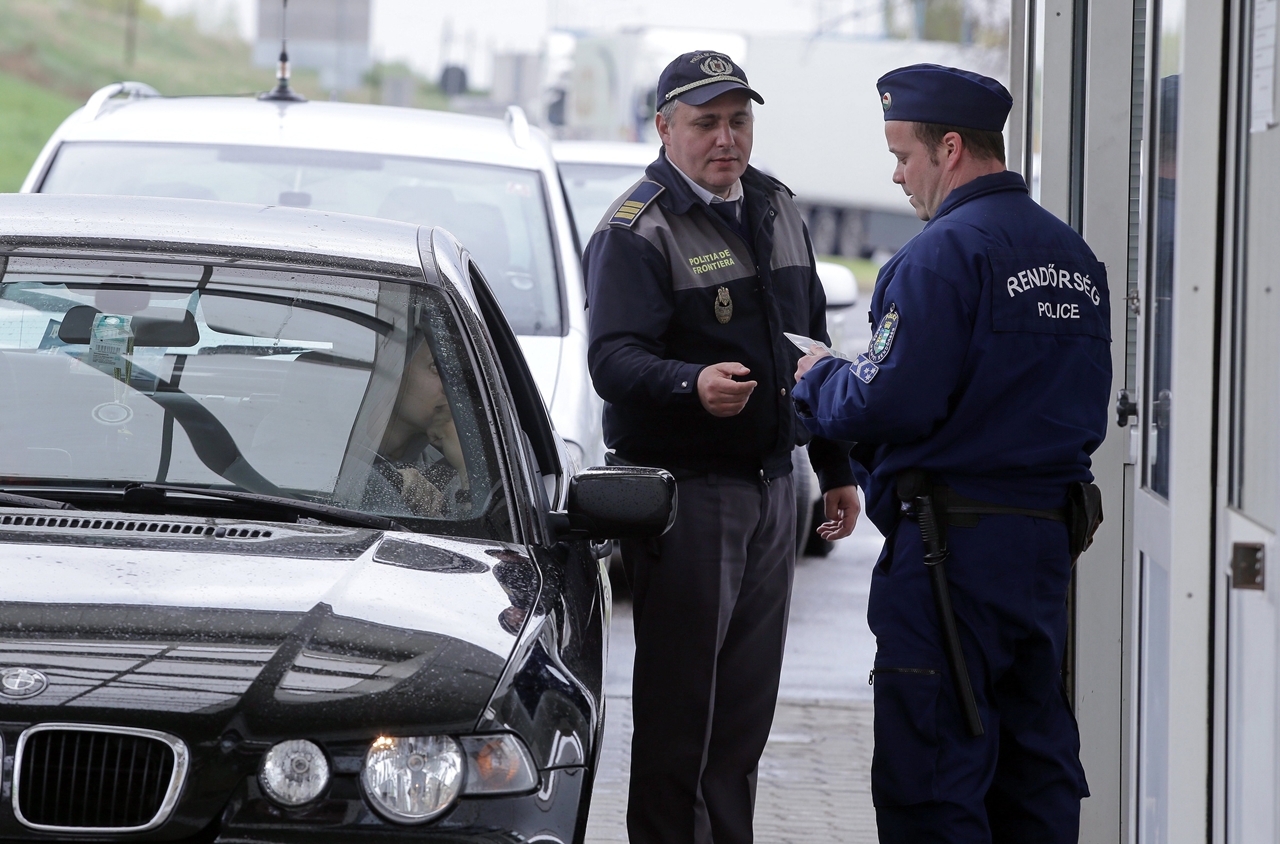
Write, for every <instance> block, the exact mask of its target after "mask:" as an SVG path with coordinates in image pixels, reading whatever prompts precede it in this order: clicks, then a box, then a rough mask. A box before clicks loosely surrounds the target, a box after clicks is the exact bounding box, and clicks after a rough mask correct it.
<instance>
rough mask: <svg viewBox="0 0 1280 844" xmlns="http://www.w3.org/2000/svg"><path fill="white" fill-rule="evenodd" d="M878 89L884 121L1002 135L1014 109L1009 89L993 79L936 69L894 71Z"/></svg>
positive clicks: (878, 83) (929, 66)
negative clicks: (908, 122)
mask: <svg viewBox="0 0 1280 844" xmlns="http://www.w3.org/2000/svg"><path fill="white" fill-rule="evenodd" d="M876 89H877V90H879V91H880V105H881V106H882V107H883V108H884V119H885V120H910V121H912V122H915V123H942V124H944V125H947V126H963V127H964V128H966V129H982V130H985V131H988V132H999V131H1001V130H1002V129H1004V121H1005V118H1007V117H1008V116H1009V109H1011V108H1013V97H1012V96H1011V95H1010V94H1009V91H1008V89H1006V88H1005V87H1004V86H1003V85H1001V84H1000V83H999V82H997V81H996V80H994V79H992V78H991V77H989V76H983V75H982V74H980V73H974V72H972V71H969V70H960V69H959V68H955V67H943V66H942V65H936V64H913V65H910V66H908V67H900V68H898V69H897V70H891V71H889V72H888V73H886V74H885V75H884V76H881V77H880V79H879V80H877V81H876Z"/></svg>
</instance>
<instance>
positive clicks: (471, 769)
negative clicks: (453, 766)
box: [462, 733, 538, 795]
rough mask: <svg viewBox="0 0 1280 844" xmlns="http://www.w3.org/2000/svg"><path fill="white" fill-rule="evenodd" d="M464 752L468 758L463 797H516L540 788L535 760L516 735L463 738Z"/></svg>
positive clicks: (505, 734)
mask: <svg viewBox="0 0 1280 844" xmlns="http://www.w3.org/2000/svg"><path fill="white" fill-rule="evenodd" d="M462 748H463V750H464V751H465V753H466V755H467V784H466V786H464V787H463V789H462V793H463V794H468V795H471V794H512V793H515V792H520V791H531V790H532V789H533V788H534V787H535V786H537V784H538V771H537V768H536V767H534V764H533V757H532V756H531V755H530V754H529V751H528V749H527V748H526V747H525V746H524V742H522V741H520V739H518V738H516V737H515V736H513V735H510V734H507V733H504V734H502V735H496V736H463V737H462Z"/></svg>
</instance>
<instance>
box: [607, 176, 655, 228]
mask: <svg viewBox="0 0 1280 844" xmlns="http://www.w3.org/2000/svg"><path fill="white" fill-rule="evenodd" d="M664 190H666V188H664V187H663V186H662V185H660V184H658V183H657V182H650V181H648V180H647V179H646V180H645V181H643V182H641V183H640V184H638V185H636V188H635V190H633V191H631V195H630V196H628V197H627V198H626V199H624V200H622V204H621V205H619V206H618V210H617V211H614V212H613V216H612V217H610V218H609V225H611V226H626V227H627V228H630V227H631V226H632V225H634V224H635V221H636V219H637V218H638V217H639V216H640V214H641V213H643V211H644V209H646V208H648V207H649V203H651V202H653V201H654V200H655V199H657V198H658V194H660V193H662V192H663V191H664Z"/></svg>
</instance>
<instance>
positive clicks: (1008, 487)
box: [794, 65, 1111, 844]
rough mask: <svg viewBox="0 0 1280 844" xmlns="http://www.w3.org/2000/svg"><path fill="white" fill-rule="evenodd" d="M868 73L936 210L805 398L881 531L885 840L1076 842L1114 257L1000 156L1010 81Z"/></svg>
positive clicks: (807, 416) (817, 357)
mask: <svg viewBox="0 0 1280 844" xmlns="http://www.w3.org/2000/svg"><path fill="white" fill-rule="evenodd" d="M878 87H879V91H880V96H881V104H882V105H883V107H884V116H885V120H886V123H885V136H886V138H887V140H888V142H889V151H890V152H892V153H893V155H894V156H895V157H896V158H897V167H896V169H895V170H894V174H893V180H894V181H895V182H896V183H898V184H900V185H902V186H903V189H904V190H905V191H906V193H907V195H908V196H909V197H910V201H911V204H912V206H913V207H914V208H915V210H916V213H917V215H918V216H919V217H920V218H921V219H922V220H926V221H927V224H926V225H925V227H924V230H923V231H922V232H921V233H920V234H919V235H917V236H916V237H915V238H914V239H913V240H911V242H909V243H908V244H907V245H906V246H904V247H903V248H902V249H901V250H900V251H899V252H898V253H897V255H895V256H894V258H893V259H892V260H891V261H890V262H889V263H888V264H886V265H885V266H884V268H883V269H882V270H881V272H880V276H879V278H878V279H877V281H876V288H875V292H874V294H873V295H872V299H871V318H872V322H873V325H874V326H875V328H874V333H873V336H872V340H871V344H870V347H869V348H868V350H867V351H866V352H865V353H863V354H860V355H857V356H856V357H855V359H854V360H853V361H852V362H850V361H847V360H840V359H837V358H834V357H830V356H825V355H823V354H821V353H820V351H821V350H818V349H815V354H813V355H811V356H807V357H805V358H802V359H801V362H800V366H799V367H798V369H797V372H796V378H797V380H798V385H797V387H796V389H795V395H794V400H795V403H796V406H797V409H798V410H799V411H800V413H801V416H802V417H803V418H804V420H805V425H806V426H807V427H808V428H809V430H810V431H812V432H814V433H815V434H819V435H822V436H827V437H833V438H838V439H845V440H850V441H856V442H857V446H855V448H854V452H853V454H854V458H855V471H856V472H857V474H858V480H859V483H860V485H862V486H863V489H864V492H865V493H866V499H867V513H868V515H869V516H870V518H871V519H872V521H873V522H875V524H876V526H877V527H879V528H880V530H881V532H882V533H884V535H885V536H886V537H887V539H886V541H885V547H884V551H883V552H882V554H881V557H880V561H879V563H878V565H877V566H876V569H875V571H874V574H873V576H872V585H871V597H870V602H869V605H868V611H867V615H868V620H869V621H870V625H871V629H872V631H873V632H874V633H875V635H876V643H877V650H876V660H875V670H874V672H873V675H872V677H873V682H874V686H875V752H874V756H873V761H872V769H871V781H872V796H873V798H874V802H875V805H876V817H877V822H878V826H879V830H880V840H881V841H882V842H911V844H922V843H923V842H951V844H957V843H958V842H1009V844H1013V842H1018V844H1026V842H1063V844H1065V842H1075V841H1076V840H1077V836H1078V830H1079V813H1080V800H1081V798H1082V797H1085V796H1087V794H1088V791H1087V787H1086V784H1085V776H1084V771H1083V769H1082V768H1081V765H1080V761H1079V733H1078V731H1077V728H1076V724H1075V720H1074V718H1073V716H1072V713H1071V710H1070V706H1069V703H1068V700H1067V697H1066V694H1065V692H1064V689H1063V684H1062V678H1061V668H1062V662H1063V649H1064V647H1065V644H1066V636H1067V589H1068V583H1069V581H1070V579H1071V566H1072V563H1073V557H1074V555H1075V554H1078V553H1079V551H1080V550H1081V549H1082V548H1083V547H1084V546H1085V545H1086V544H1087V542H1088V539H1089V537H1090V536H1091V535H1092V530H1093V529H1095V528H1096V526H1097V522H1098V521H1100V518H1101V512H1100V496H1099V495H1098V494H1097V487H1094V486H1093V485H1092V484H1091V483H1089V482H1090V481H1092V475H1091V474H1090V471H1089V465H1090V460H1089V455H1090V454H1091V453H1092V452H1093V451H1094V450H1095V449H1096V448H1097V447H1098V445H1099V444H1100V443H1101V442H1102V439H1103V436H1104V434H1105V431H1106V417H1107V397H1108V394H1109V390H1110V385H1111V355H1110V350H1109V346H1110V324H1111V320H1110V308H1109V301H1108V292H1107V280H1106V272H1105V270H1104V268H1103V266H1102V265H1101V264H1100V263H1099V262H1098V261H1097V259H1096V258H1095V257H1094V255H1093V253H1092V252H1091V251H1090V250H1089V247H1088V246H1087V245H1086V244H1085V242H1084V241H1083V240H1082V239H1081V238H1080V236H1079V235H1077V234H1076V233H1075V232H1074V231H1073V230H1071V229H1070V228H1069V227H1068V226H1066V225H1065V224H1063V223H1062V222H1061V221H1059V220H1058V219H1056V218H1055V217H1053V216H1052V215H1051V214H1049V213H1048V212H1047V211H1045V210H1044V209H1042V208H1041V207H1040V206H1039V205H1037V204H1036V203H1035V202H1034V201H1032V199H1031V198H1030V197H1029V196H1028V194H1027V186H1026V184H1025V183H1024V182H1023V180H1022V177H1021V176H1019V175H1018V174H1016V173H1011V172H1009V171H1007V170H1006V169H1005V166H1004V143H1003V140H1002V138H1001V135H1000V131H1001V129H1002V127H1003V126H1004V121H1005V118H1006V117H1007V115H1008V113H1009V109H1010V106H1011V105H1012V98H1011V97H1010V96H1009V92H1008V91H1006V90H1005V88H1004V87H1003V86H1002V85H1000V84H999V83H998V82H996V81H995V80H993V79H989V78H987V77H984V76H980V75H978V74H975V73H970V72H967V71H963V70H956V69H954V68H944V67H938V66H936V65H913V66H911V67H905V68H901V69H899V70H895V71H893V72H891V73H888V74H886V75H885V76H884V77H882V78H881V79H880V80H879V83H878ZM944 604H945V606H944ZM952 645H954V646H955V647H954V650H952Z"/></svg>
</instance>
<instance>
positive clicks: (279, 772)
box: [258, 739, 329, 806]
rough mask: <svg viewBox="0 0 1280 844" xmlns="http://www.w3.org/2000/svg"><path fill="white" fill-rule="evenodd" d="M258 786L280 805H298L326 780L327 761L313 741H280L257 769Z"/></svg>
mask: <svg viewBox="0 0 1280 844" xmlns="http://www.w3.org/2000/svg"><path fill="white" fill-rule="evenodd" d="M258 782H259V783H261V784H262V790H263V791H265V792H266V793H267V796H269V797H270V798H271V799H272V800H274V801H275V802H277V803H279V804H280V805H282V806H301V805H302V804H303V803H310V802H311V801H312V800H315V799H316V798H317V797H319V796H320V793H321V792H322V791H324V787H325V786H326V785H328V784H329V761H328V760H327V759H325V758H324V751H323V750H321V749H320V747H319V746H318V745H317V744H316V743H315V742H310V741H305V740H301V739H298V740H294V741H282V742H280V743H279V744H277V745H275V746H273V747H272V748H271V749H270V750H268V751H267V755H266V757H265V758H264V759H263V760H262V770H261V771H259V772H258Z"/></svg>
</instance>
